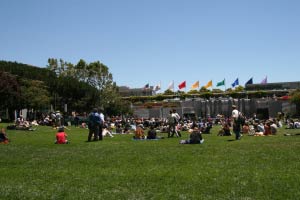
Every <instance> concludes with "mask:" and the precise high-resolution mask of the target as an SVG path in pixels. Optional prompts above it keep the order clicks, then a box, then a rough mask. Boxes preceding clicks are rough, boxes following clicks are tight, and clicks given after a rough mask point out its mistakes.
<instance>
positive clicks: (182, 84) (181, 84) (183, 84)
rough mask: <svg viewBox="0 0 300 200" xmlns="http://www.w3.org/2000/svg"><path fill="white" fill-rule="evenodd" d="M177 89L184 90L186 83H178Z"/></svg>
mask: <svg viewBox="0 0 300 200" xmlns="http://www.w3.org/2000/svg"><path fill="white" fill-rule="evenodd" d="M178 87H179V89H182V88H185V87H186V82H185V81H183V82H182V83H180V84H179V85H178Z"/></svg>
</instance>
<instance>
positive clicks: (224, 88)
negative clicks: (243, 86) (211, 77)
mask: <svg viewBox="0 0 300 200" xmlns="http://www.w3.org/2000/svg"><path fill="white" fill-rule="evenodd" d="M224 92H226V80H225V78H224Z"/></svg>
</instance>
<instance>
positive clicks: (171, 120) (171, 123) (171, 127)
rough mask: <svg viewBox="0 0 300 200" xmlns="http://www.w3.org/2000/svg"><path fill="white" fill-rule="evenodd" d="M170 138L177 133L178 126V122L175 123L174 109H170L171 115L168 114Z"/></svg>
mask: <svg viewBox="0 0 300 200" xmlns="http://www.w3.org/2000/svg"><path fill="white" fill-rule="evenodd" d="M168 126H169V130H168V138H169V137H173V136H174V133H175V128H176V123H175V118H174V116H173V112H172V110H170V113H169V116H168Z"/></svg>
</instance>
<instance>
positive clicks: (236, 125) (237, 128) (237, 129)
mask: <svg viewBox="0 0 300 200" xmlns="http://www.w3.org/2000/svg"><path fill="white" fill-rule="evenodd" d="M232 109H233V110H232V115H231V117H232V121H233V126H232V129H233V132H234V134H235V139H236V140H240V139H241V122H240V119H239V115H240V112H239V111H238V109H237V107H236V106H235V105H232Z"/></svg>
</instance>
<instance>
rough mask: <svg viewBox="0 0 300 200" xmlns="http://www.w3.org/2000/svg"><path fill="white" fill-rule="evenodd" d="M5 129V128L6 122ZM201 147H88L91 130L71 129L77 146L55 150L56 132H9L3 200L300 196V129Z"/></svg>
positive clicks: (210, 139)
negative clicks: (286, 134) (9, 141)
mask: <svg viewBox="0 0 300 200" xmlns="http://www.w3.org/2000/svg"><path fill="white" fill-rule="evenodd" d="M0 126H5V124H0ZM218 129H219V127H215V128H213V130H212V134H209V135H204V139H205V142H204V144H201V145H181V144H179V140H180V139H186V138H187V133H184V134H183V138H170V139H168V138H166V139H161V140H156V141H134V140H132V139H131V138H132V135H116V136H115V137H114V138H108V137H106V138H104V141H99V142H91V143H87V142H85V141H86V140H87V132H88V131H87V130H86V129H80V128H74V127H71V130H67V133H68V134H69V139H70V140H71V143H70V144H68V145H55V144H54V138H55V130H53V129H51V128H50V127H41V126H40V127H38V129H37V130H36V131H33V132H26V131H8V136H9V138H10V139H11V143H10V144H8V145H0V156H1V160H0V171H1V176H0V185H1V187H0V194H1V195H0V198H1V199H214V200H215V199H244V200H250V199H253V200H256V199H278V200H279V199H280V200H283V199H293V200H294V199H299V196H300V189H299V185H300V136H283V134H284V133H300V130H286V129H281V130H280V131H279V134H278V135H276V136H269V137H253V136H243V138H242V140H240V141H235V140H234V136H230V137H220V136H216V135H217V130H218Z"/></svg>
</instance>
